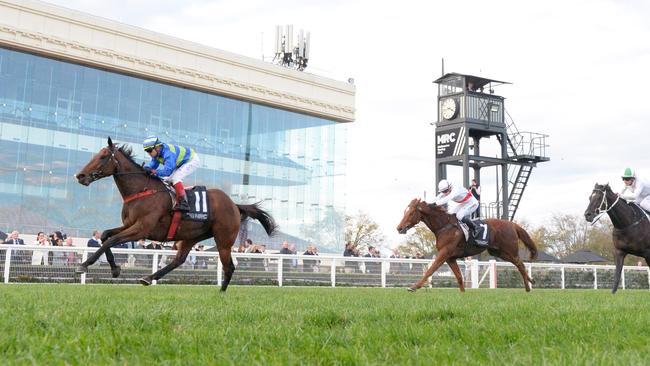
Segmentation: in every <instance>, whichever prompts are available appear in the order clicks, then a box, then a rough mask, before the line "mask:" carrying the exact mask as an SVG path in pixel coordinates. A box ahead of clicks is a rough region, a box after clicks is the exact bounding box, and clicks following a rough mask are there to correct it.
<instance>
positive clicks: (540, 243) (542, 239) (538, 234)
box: [517, 220, 551, 252]
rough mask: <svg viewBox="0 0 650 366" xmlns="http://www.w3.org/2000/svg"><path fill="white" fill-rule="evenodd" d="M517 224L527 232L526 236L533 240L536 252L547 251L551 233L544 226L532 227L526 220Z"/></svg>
mask: <svg viewBox="0 0 650 366" xmlns="http://www.w3.org/2000/svg"><path fill="white" fill-rule="evenodd" d="M517 224H518V225H519V226H521V227H522V228H524V230H526V232H528V235H530V238H531V239H533V242H534V243H535V246H536V247H537V250H538V251H540V252H546V251H548V250H549V245H550V242H551V233H550V232H549V230H548V229H547V228H546V226H544V225H542V226H539V227H533V226H532V225H530V224H529V223H528V222H527V221H526V220H522V221H518V222H517Z"/></svg>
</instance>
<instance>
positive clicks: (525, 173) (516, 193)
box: [488, 111, 550, 220]
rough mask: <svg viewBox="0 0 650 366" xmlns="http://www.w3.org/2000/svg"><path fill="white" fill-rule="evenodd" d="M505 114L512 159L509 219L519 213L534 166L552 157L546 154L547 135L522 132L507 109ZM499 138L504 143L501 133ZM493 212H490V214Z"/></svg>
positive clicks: (509, 178)
mask: <svg viewBox="0 0 650 366" xmlns="http://www.w3.org/2000/svg"><path fill="white" fill-rule="evenodd" d="M505 115H506V118H505V123H506V129H507V145H506V146H507V151H508V160H510V161H512V163H511V164H508V187H509V188H510V189H509V192H508V220H512V219H514V217H515V214H516V213H517V209H518V208H519V204H520V202H521V198H522V197H523V195H524V191H525V190H526V186H527V185H528V180H529V179H530V175H531V173H532V171H533V168H534V167H535V166H536V164H537V163H539V162H544V161H549V160H550V159H549V158H548V157H547V156H546V146H547V145H546V137H548V136H547V135H544V134H541V133H534V132H520V131H519V129H518V128H517V126H516V125H515V122H514V120H513V119H512V116H510V114H509V113H508V111H505ZM497 139H498V140H499V142H500V143H502V141H501V140H502V138H501V136H500V135H498V136H497ZM502 189H503V187H500V189H499V196H498V197H500V195H501V190H502ZM489 211H493V210H489ZM496 211H497V212H498V211H499V210H498V209H497V210H496ZM493 214H494V213H493V212H490V213H489V214H488V216H492V215H493ZM495 216H497V215H495Z"/></svg>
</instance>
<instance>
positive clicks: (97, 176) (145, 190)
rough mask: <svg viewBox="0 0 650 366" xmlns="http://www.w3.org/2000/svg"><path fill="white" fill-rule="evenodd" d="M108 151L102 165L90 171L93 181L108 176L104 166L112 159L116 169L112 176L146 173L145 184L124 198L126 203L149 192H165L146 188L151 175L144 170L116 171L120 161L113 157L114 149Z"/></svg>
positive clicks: (149, 193)
mask: <svg viewBox="0 0 650 366" xmlns="http://www.w3.org/2000/svg"><path fill="white" fill-rule="evenodd" d="M108 151H110V153H111V156H110V157H109V158H108V159H106V161H104V162H103V163H102V165H100V166H99V168H97V169H96V170H95V171H93V172H91V173H90V174H89V175H90V177H91V178H92V180H93V182H94V181H96V180H98V179H100V178H103V177H107V176H108V175H106V173H104V166H105V165H106V164H107V163H108V162H109V161H113V162H114V163H115V166H116V169H115V170H116V172H115V173H113V176H116V177H117V176H121V175H132V174H144V175H147V178H148V180H147V184H146V185H145V186H144V188H143V189H142V190H141V191H140V192H139V193H136V194H134V195H131V196H128V197H126V198H125V199H124V203H127V202H129V201H133V200H134V199H137V198H140V197H144V196H148V195H151V194H154V193H158V192H166V190H163V191H159V190H155V191H152V190H150V189H149V188H148V187H149V182H150V181H151V175H150V174H148V173H147V172H146V171H139V172H119V171H117V170H118V169H120V162H119V161H118V160H117V158H116V157H115V151H114V150H113V149H112V148H110V149H108ZM143 193H146V194H143Z"/></svg>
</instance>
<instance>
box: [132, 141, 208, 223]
mask: <svg viewBox="0 0 650 366" xmlns="http://www.w3.org/2000/svg"><path fill="white" fill-rule="evenodd" d="M142 146H143V148H144V151H146V152H147V153H148V154H149V156H150V157H151V161H150V162H149V164H147V168H149V169H151V170H152V172H153V173H154V174H156V175H157V176H159V177H161V178H163V179H165V180H167V181H169V182H171V184H172V185H173V186H174V189H175V190H176V205H175V206H174V210H178V211H189V210H190V206H189V204H188V202H187V197H185V188H184V187H183V179H185V177H187V176H188V175H190V174H192V173H194V171H195V170H196V169H198V167H199V165H200V160H199V157H198V154H197V153H196V151H194V149H191V148H187V147H185V146H179V145H173V144H166V143H164V142H161V141H160V140H159V139H158V137H155V136H150V137H147V138H146V139H144V141H143V142H142Z"/></svg>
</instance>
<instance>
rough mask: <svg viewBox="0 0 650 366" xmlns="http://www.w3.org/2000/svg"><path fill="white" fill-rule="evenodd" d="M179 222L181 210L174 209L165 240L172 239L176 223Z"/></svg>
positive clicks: (176, 226) (176, 227)
mask: <svg viewBox="0 0 650 366" xmlns="http://www.w3.org/2000/svg"><path fill="white" fill-rule="evenodd" d="M180 222H181V212H180V211H174V215H173V216H172V223H171V225H169V231H168V232H167V241H171V240H173V239H174V235H176V229H178V224H179V223H180Z"/></svg>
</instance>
